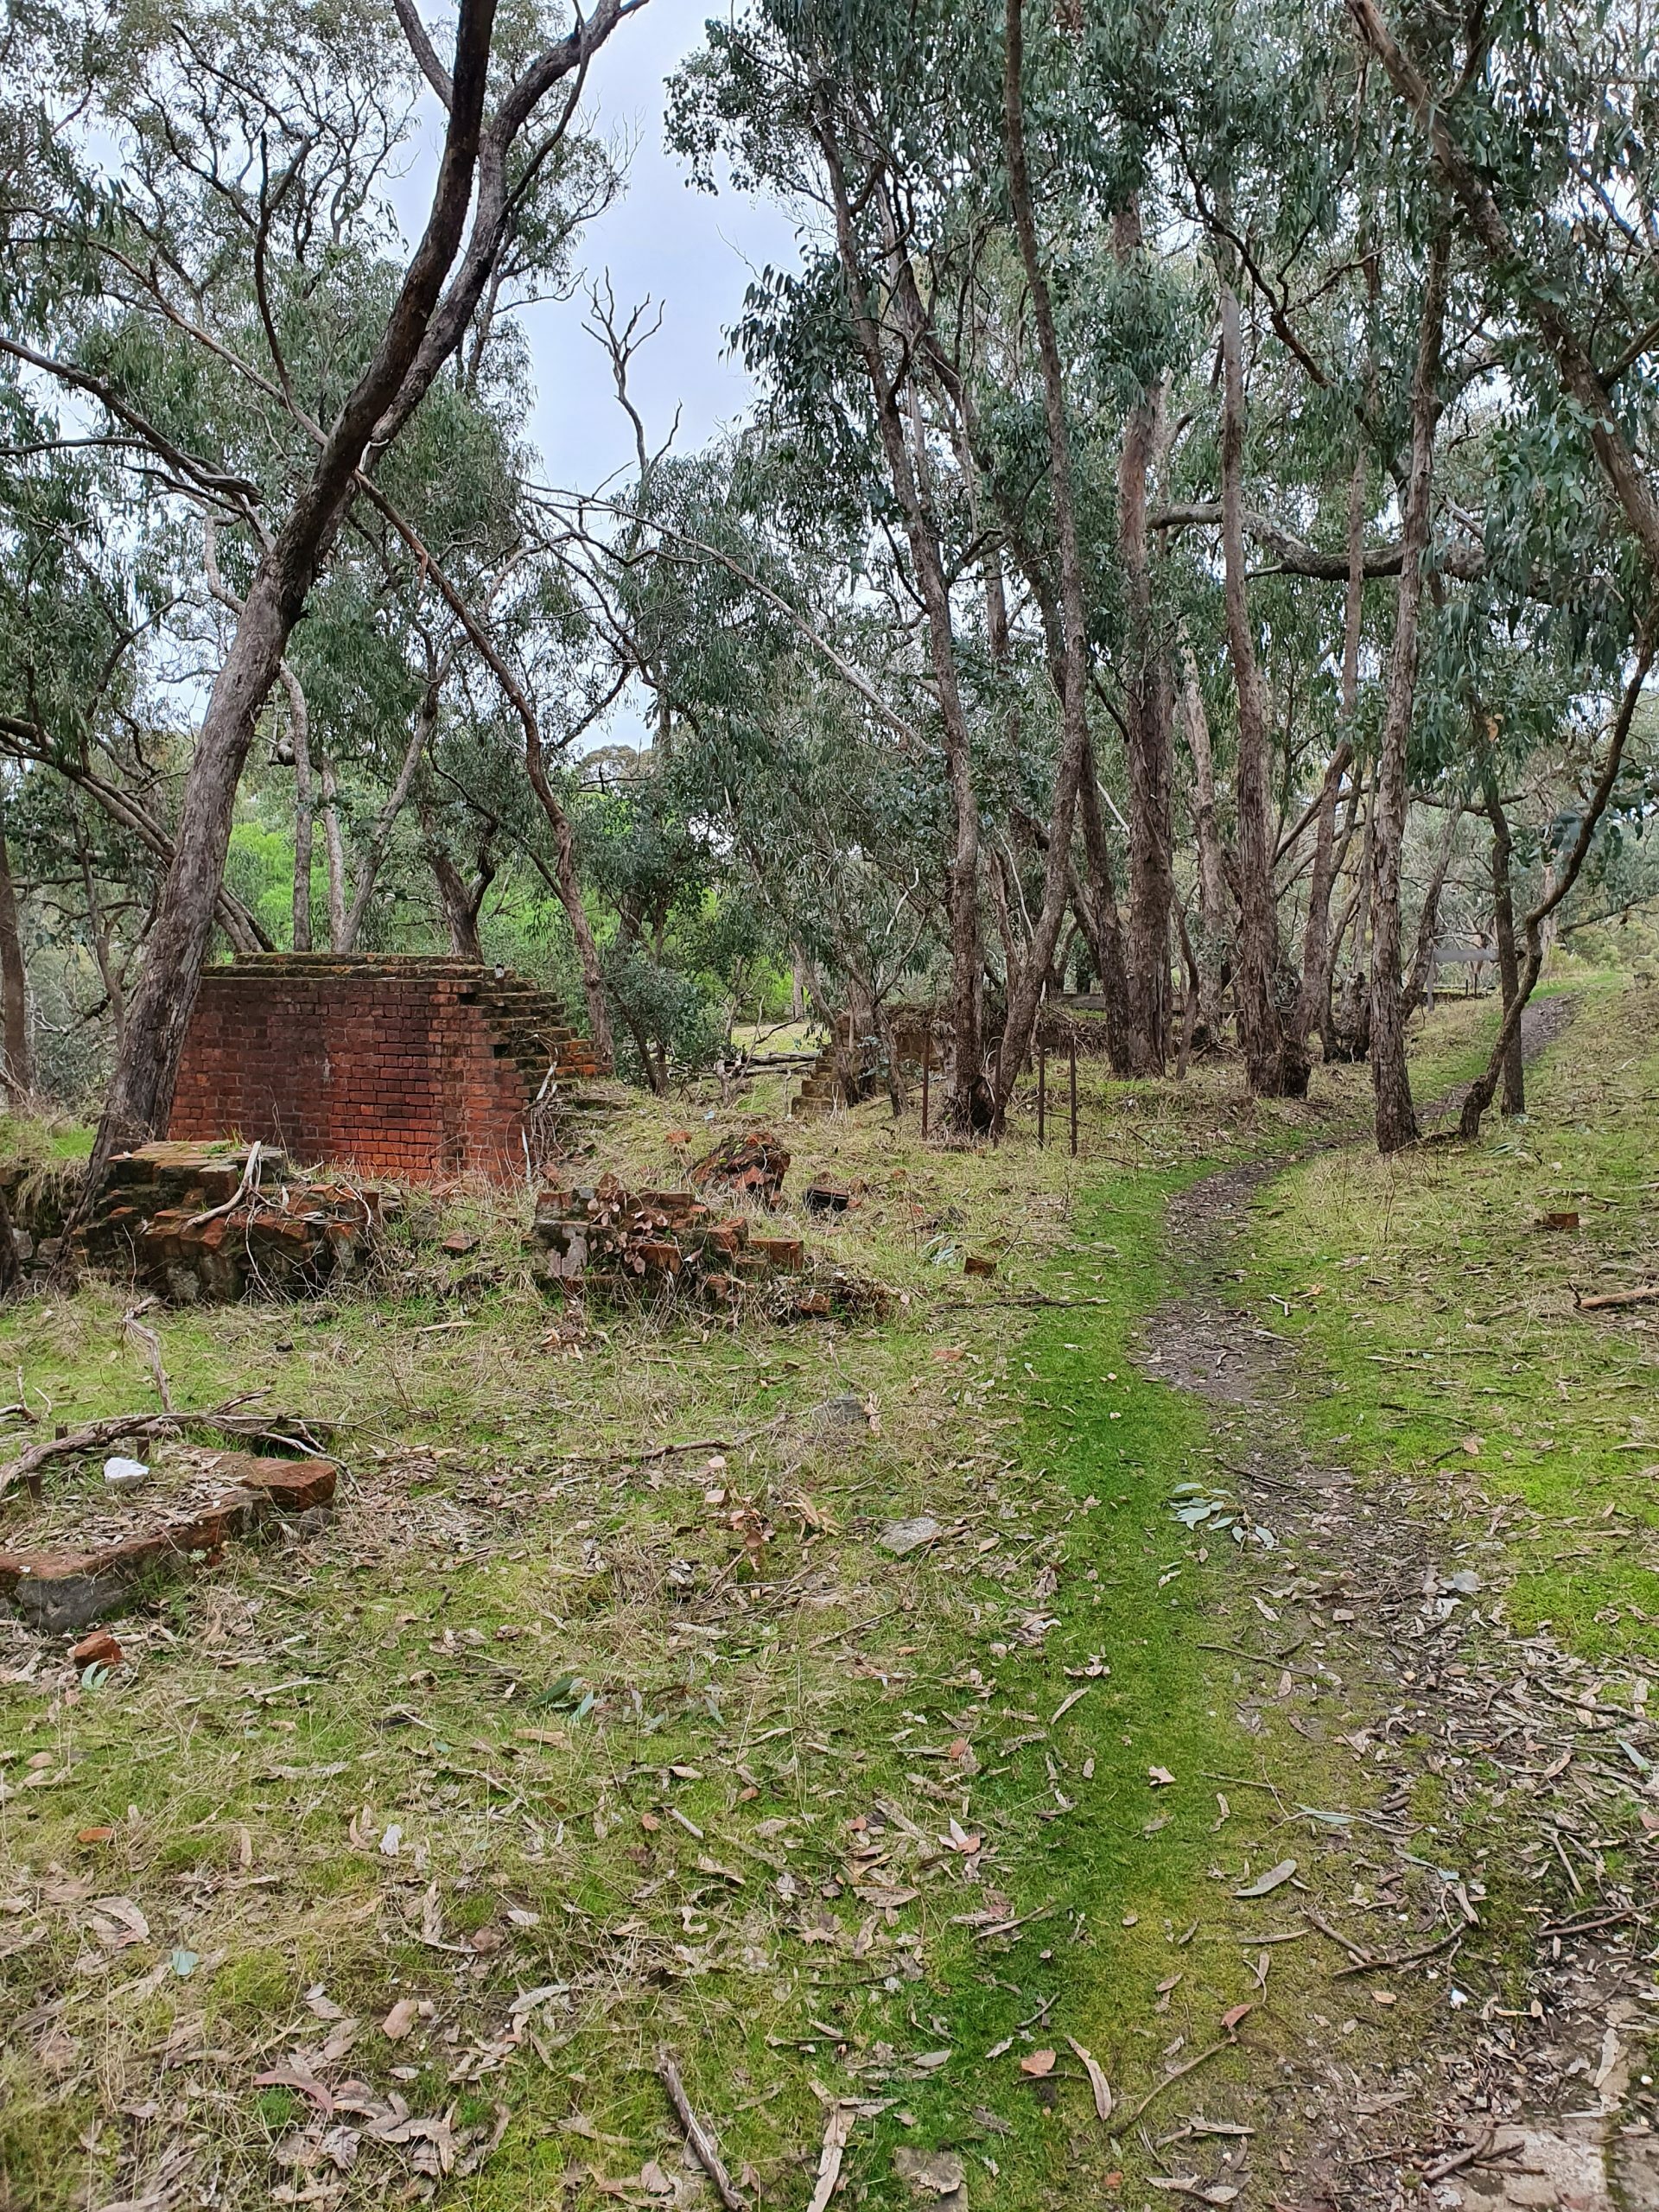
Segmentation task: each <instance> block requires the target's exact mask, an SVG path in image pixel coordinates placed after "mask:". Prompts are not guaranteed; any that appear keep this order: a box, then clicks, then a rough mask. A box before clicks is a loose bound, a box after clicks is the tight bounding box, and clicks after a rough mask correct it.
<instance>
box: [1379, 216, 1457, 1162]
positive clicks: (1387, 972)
mask: <svg viewBox="0 0 1659 2212" xmlns="http://www.w3.org/2000/svg"><path fill="white" fill-rule="evenodd" d="M1448 258H1449V251H1448V246H1447V242H1446V237H1445V235H1444V233H1442V234H1441V235H1440V236H1438V237H1437V238H1435V239H1434V241H1433V245H1431V246H1430V248H1429V256H1428V276H1427V283H1426V284H1425V285H1424V288H1423V309H1422V317H1421V323H1420V326H1419V330H1418V339H1417V359H1416V365H1415V366H1414V369H1413V371H1412V378H1411V459H1410V462H1409V465H1408V472H1407V477H1406V500H1405V518H1404V528H1403V530H1402V550H1401V562H1400V594H1399V599H1398V601H1397V603H1396V607H1395V619H1394V649H1393V651H1392V652H1391V653H1390V655H1389V675H1388V690H1387V693H1386V695H1385V698H1384V703H1383V738H1382V743H1381V745H1380V747H1379V748H1378V757H1377V769H1376V798H1375V801H1374V810H1375V817H1376V836H1375V840H1374V845H1373V868H1374V872H1375V873H1374V880H1373V883H1372V887H1371V1091H1372V1096H1373V1097H1374V1098H1375V1100H1376V1148H1377V1150H1378V1151H1379V1152H1384V1153H1388V1152H1397V1151H1398V1150H1399V1148H1400V1147H1401V1146H1402V1145H1405V1144H1410V1143H1412V1142H1414V1141H1415V1138H1416V1135H1417V1115H1416V1109H1414V1106H1413V1104H1412V1103H1411V1076H1410V1072H1409V1071H1408V1068H1407V1065H1406V1015H1407V1008H1406V1005H1405V1000H1404V996H1403V994H1402V990H1401V982H1400V949H1401V948H1400V862H1401V856H1402V850H1403V848H1404V844H1405V835H1406V808H1407V805H1408V795H1407V790H1406V747H1407V743H1408V740H1409V738H1410V736H1411V718H1412V713H1413V709H1414V707H1415V705H1416V702H1417V659H1418V648H1419V645H1420V642H1421V617H1422V596H1423V556H1424V555H1425V553H1426V552H1427V548H1428V525H1429V516H1430V509H1431V499H1432V493H1433V479H1434V431H1435V427H1436V424H1437V423H1438V422H1439V419H1440V340H1441V334H1442V331H1443V328H1444V325H1445V321H1446V264H1447V261H1448Z"/></svg>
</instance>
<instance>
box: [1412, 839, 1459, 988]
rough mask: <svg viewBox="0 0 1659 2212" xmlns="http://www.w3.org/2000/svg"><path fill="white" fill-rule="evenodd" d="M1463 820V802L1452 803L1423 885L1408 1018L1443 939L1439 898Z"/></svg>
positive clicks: (1431, 969) (1427, 979)
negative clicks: (1443, 831) (1438, 845)
mask: <svg viewBox="0 0 1659 2212" xmlns="http://www.w3.org/2000/svg"><path fill="white" fill-rule="evenodd" d="M1462 820H1463V808H1462V807H1461V806H1460V805H1459V806H1454V807H1452V809H1451V810H1450V811H1449V813H1448V816H1447V819H1446V832H1445V835H1444V836H1442V837H1441V839H1440V849H1439V850H1438V851H1437V852H1436V854H1435V855H1434V862H1433V867H1432V868H1430V870H1429V876H1428V881H1427V883H1426V884H1425V885H1424V887H1423V903H1422V906H1421V909H1420V910H1419V912H1418V916H1417V944H1416V946H1415V949H1414V951H1413V953H1412V957H1411V978H1410V981H1409V982H1408V983H1407V985H1406V1019H1407V1020H1410V1019H1411V1016H1412V1015H1413V1014H1415V1013H1416V1011H1417V1009H1418V1007H1420V1006H1421V1004H1422V1003H1423V1001H1424V999H1425V998H1426V997H1427V995H1428V990H1429V979H1430V977H1431V976H1432V975H1433V967H1434V951H1435V947H1436V946H1437V944H1439V942H1440V899H1441V896H1442V894H1443V893H1444V892H1445V890H1446V871H1447V870H1448V869H1449V868H1450V867H1451V865H1452V847H1453V846H1454V845H1455V844H1456V842H1457V838H1458V824H1459V823H1460V822H1461V821H1462Z"/></svg>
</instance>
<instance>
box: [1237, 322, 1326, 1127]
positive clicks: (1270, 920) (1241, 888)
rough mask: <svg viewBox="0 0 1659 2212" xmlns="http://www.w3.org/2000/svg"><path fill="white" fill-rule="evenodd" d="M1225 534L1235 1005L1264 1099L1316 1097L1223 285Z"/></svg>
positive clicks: (1248, 1067) (1253, 1085) (1252, 1078)
mask: <svg viewBox="0 0 1659 2212" xmlns="http://www.w3.org/2000/svg"><path fill="white" fill-rule="evenodd" d="M1221 351H1222V374H1223V397H1222V410H1221V508H1222V524H1221V540H1222V563H1223V570H1224V575H1223V593H1224V599H1225V602H1226V609H1227V643H1228V651H1229V654H1230V658H1231V660H1232V664H1233V681H1234V683H1235V685H1236V689H1237V692H1238V767H1237V772H1236V780H1235V806H1236V813H1237V817H1238V960H1237V965H1236V969H1235V970H1234V975H1233V1002H1234V1004H1235V1006H1236V1007H1237V1010H1238V1028H1239V1043H1240V1044H1241V1045H1242V1046H1243V1052H1244V1066H1245V1071H1246V1072H1247V1074H1248V1075H1249V1084H1250V1089H1251V1090H1253V1091H1255V1094H1256V1095H1257V1096H1258V1097H1266V1098H1302V1097H1305V1096H1306V1094H1307V1076H1308V1063H1307V1050H1306V1040H1305V1039H1304V1038H1300V1037H1298V1036H1297V1034H1296V1033H1295V1031H1296V1025H1295V1021H1294V1019H1293V1020H1291V1021H1290V1023H1289V1024H1288V1026H1287V1023H1286V1020H1285V1009H1284V1008H1283V1007H1281V992H1280V988H1279V966H1280V956H1279V918H1278V913H1277V911H1276V908H1275V905H1274V884H1273V861H1274V845H1273V829H1272V824H1271V819H1270V816H1269V803H1270V797H1271V794H1270V791H1269V777H1268V711H1267V701H1266V699H1265V697H1264V696H1263V693H1262V677H1261V672H1260V671H1259V670H1258V668H1257V666H1256V659H1255V639H1254V638H1253V637H1252V636H1251V634H1250V618H1249V604H1248V601H1247V599H1246V594H1245V582H1244V523H1243V466H1244V365H1243V353H1242V348H1241V346H1240V340H1239V327H1238V298H1237V296H1236V293H1235V292H1234V290H1233V289H1232V286H1231V285H1230V284H1224V285H1223V286H1222V291H1221Z"/></svg>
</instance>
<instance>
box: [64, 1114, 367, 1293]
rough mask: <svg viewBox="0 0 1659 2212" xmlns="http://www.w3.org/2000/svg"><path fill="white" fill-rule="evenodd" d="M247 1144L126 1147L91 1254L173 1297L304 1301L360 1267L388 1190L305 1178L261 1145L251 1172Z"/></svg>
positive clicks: (90, 1226)
mask: <svg viewBox="0 0 1659 2212" xmlns="http://www.w3.org/2000/svg"><path fill="white" fill-rule="evenodd" d="M250 1149H251V1147H248V1146H245V1145H244V1146H234V1145H193V1144H175V1143H171V1142H169V1143H167V1144H147V1145H143V1146H141V1147H139V1149H138V1150H137V1152H121V1153H118V1154H116V1156H115V1158H114V1159H113V1160H111V1162H110V1165H109V1171H108V1173H106V1175H105V1179H104V1185H103V1188H102V1189H101V1190H100V1191H99V1196H98V1204H97V1205H96V1207H95V1208H94V1210H93V1213H92V1218H91V1220H90V1221H89V1222H88V1223H87V1224H86V1228H85V1230H83V1231H82V1233H81V1238H80V1246H81V1250H82V1252H83V1254H84V1256H85V1257H86V1259H87V1260H88V1261H89V1262H91V1263H92V1265H93V1266H94V1267H106V1268H115V1269H116V1270H117V1271H118V1272H119V1273H123V1274H124V1273H128V1272H130V1274H132V1275H133V1276H134V1277H135V1278H136V1279H137V1281H140V1282H142V1283H143V1285H144V1286H145V1287H146V1288H147V1289H149V1290H151V1291H153V1292H154V1293H155V1294H156V1296H157V1297H158V1298H164V1299H167V1300H168V1301H169V1302H170V1303H173V1304H175V1305H178V1304H188V1303H193V1302H194V1300H198V1299H202V1300H207V1301H209V1302H210V1303H211V1302H216V1301H217V1302H223V1301H228V1300H234V1299H238V1298H242V1297H245V1296H248V1295H260V1296H264V1297H285V1298H303V1297H307V1296H309V1295H311V1294H315V1292H317V1291H320V1290H323V1289H326V1288H327V1287H329V1286H330V1285H332V1284H334V1283H337V1282H339V1281H342V1280H343V1279H344V1278H346V1277H347V1276H349V1275H352V1274H355V1273H356V1272H357V1270H358V1269H359V1268H360V1267H361V1266H362V1264H363V1262H365V1259H366V1258H367V1256H368V1255H369V1253H370V1252H371V1250H372V1248H373V1246H374V1243H375V1241H376V1239H377V1238H378V1236H379V1232H380V1223H381V1214H382V1205H383V1200H382V1195H381V1193H380V1192H378V1190H374V1189H372V1188H370V1187H366V1186H359V1185H356V1184H337V1183H319V1182H309V1181H307V1180H306V1179H304V1178H303V1177H302V1176H299V1175H296V1173H295V1171H294V1169H293V1167H292V1166H291V1165H290V1163H289V1161H288V1160H285V1159H283V1155H282V1154H280V1153H275V1152H273V1153H266V1152H265V1151H264V1149H263V1147H262V1149H261V1154H260V1157H259V1159H258V1160H256V1161H255V1162H254V1163H253V1170H250V1168H249V1162H248V1153H249V1150H250ZM253 1171H257V1173H255V1172H253Z"/></svg>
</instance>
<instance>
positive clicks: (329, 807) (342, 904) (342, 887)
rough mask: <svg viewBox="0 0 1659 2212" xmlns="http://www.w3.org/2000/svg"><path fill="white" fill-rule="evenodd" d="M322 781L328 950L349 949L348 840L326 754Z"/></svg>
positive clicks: (336, 786) (338, 791)
mask: <svg viewBox="0 0 1659 2212" xmlns="http://www.w3.org/2000/svg"><path fill="white" fill-rule="evenodd" d="M321 780H322V849H323V855H324V859H325V861H326V862H327V877H328V950H330V952H343V951H344V950H345V949H346V840H345V838H344V836H342V835H341V832H340V806H339V797H340V788H339V785H337V783H336V782H335V780H334V762H333V761H332V760H330V759H329V757H328V755H327V753H324V754H323V756H322V761H321Z"/></svg>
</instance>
